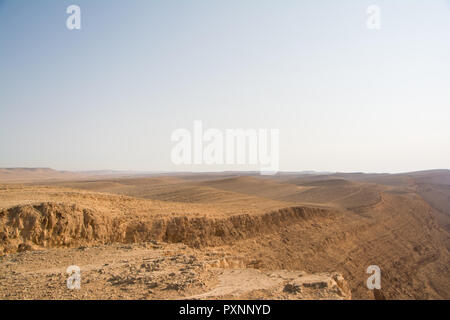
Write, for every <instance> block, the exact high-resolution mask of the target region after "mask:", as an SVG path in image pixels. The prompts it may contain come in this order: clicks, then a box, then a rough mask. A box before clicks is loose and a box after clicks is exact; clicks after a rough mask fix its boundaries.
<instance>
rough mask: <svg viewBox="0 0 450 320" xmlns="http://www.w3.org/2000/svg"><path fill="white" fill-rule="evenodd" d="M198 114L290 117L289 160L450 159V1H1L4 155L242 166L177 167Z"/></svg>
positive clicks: (262, 119)
mask: <svg viewBox="0 0 450 320" xmlns="http://www.w3.org/2000/svg"><path fill="white" fill-rule="evenodd" d="M71 4H77V5H79V6H80V7H81V15H82V17H81V18H82V30H80V31H76V30H74V31H70V30H68V29H67V28H66V18H67V16H68V15H67V14H66V8H67V6H69V5H71ZM371 4H374V5H378V6H379V7H380V8H381V10H382V12H381V18H382V21H381V30H380V31H373V30H368V29H367V28H366V19H367V15H366V8H367V7H368V5H371ZM194 120H202V121H203V124H204V126H205V127H206V128H219V129H226V128H267V129H271V128H278V129H280V169H281V170H328V171H366V172H399V171H413V170H421V169H431V168H449V167H450V165H449V164H450V126H449V120H450V1H449V0H385V1H381V0H377V1H365V0H341V1H336V0H310V1H301V0H277V1H275V0H271V1H268V0H252V1H249V0H239V1H238V0H228V1H215V0H203V1H197V0H195V1H192V0H191V1H181V0H164V1H163V0H158V1H156V0H153V1H149V0H142V1H136V0H130V1H125V0H121V1H118V0H108V1H106V0H105V1H104V0H78V1H75V0H72V1H59V0H58V1H57V0H38V1H31V0H27V1H25V0H0V167H36V166H41V167H42V166H44V167H52V168H55V169H66V170H94V169H116V170H171V171H172V170H193V171H197V170H206V171H212V170H226V169H231V168H228V167H224V166H193V167H177V166H175V165H173V164H172V163H171V159H170V151H171V148H172V147H173V145H174V143H173V142H171V140H170V136H171V133H172V131H173V130H175V129H177V128H181V127H184V128H187V129H191V128H192V126H193V121H194ZM233 169H243V170H245V169H251V167H249V168H247V167H242V168H239V167H236V168H233Z"/></svg>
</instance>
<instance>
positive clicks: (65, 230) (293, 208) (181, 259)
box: [0, 168, 450, 299]
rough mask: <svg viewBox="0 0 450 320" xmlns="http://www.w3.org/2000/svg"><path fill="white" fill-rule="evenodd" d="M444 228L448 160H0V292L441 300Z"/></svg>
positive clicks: (448, 288) (449, 192)
mask: <svg viewBox="0 0 450 320" xmlns="http://www.w3.org/2000/svg"><path fill="white" fill-rule="evenodd" d="M449 231H450V170H429V171H420V172H410V173H402V174H383V173H373V174H368V173H310V172H308V173H302V172H282V173H278V174H276V175H273V176H261V175H259V174H258V173H255V172H213V173H117V172H116V173H115V172H63V171H56V170H52V169H46V168H31V169H30V168H14V169H0V255H1V256H0V299H374V296H375V295H374V292H373V291H372V290H369V289H368V288H367V285H366V280H367V278H368V277H369V276H370V275H369V274H367V273H366V270H367V267H368V266H371V265H377V266H379V268H380V270H381V289H380V290H379V291H377V297H380V296H381V297H383V298H385V299H449V298H450V270H449V265H450V263H449V262H450V255H449V248H450V238H449ZM73 265H75V266H78V267H79V268H80V270H81V286H80V289H79V290H70V289H68V288H67V278H68V277H69V275H68V274H67V273H66V270H67V267H69V266H73Z"/></svg>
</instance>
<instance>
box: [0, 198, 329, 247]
mask: <svg viewBox="0 0 450 320" xmlns="http://www.w3.org/2000/svg"><path fill="white" fill-rule="evenodd" d="M330 214H331V213H330V212H329V211H327V210H324V209H318V208H308V207H291V208H285V209H280V210H277V211H273V212H268V213H264V214H260V215H248V214H242V215H233V216H230V217H224V218H220V219H214V218H207V217H192V218H190V217H186V216H176V217H167V218H152V217H142V216H141V217H139V219H138V218H137V217H135V216H126V215H122V216H114V217H113V216H110V215H108V213H104V212H99V211H94V210H91V209H88V208H82V207H80V206H78V205H70V204H63V203H52V202H46V203H41V204H37V205H21V206H16V207H12V208H9V209H5V210H2V211H0V254H7V253H14V252H17V251H22V250H24V248H30V249H31V248H34V247H41V248H54V247H74V246H80V245H85V246H89V245H102V244H111V243H139V242H144V241H151V240H160V241H165V242H170V243H184V244H187V245H189V246H191V247H195V248H200V247H204V246H219V245H223V244H228V243H232V242H234V241H237V240H242V239H246V238H249V237H255V236H259V235H263V234H267V233H272V232H276V231H277V230H279V229H280V228H282V227H283V226H286V225H289V224H292V223H298V222H301V221H303V220H305V219H309V218H311V217H321V216H328V215H330Z"/></svg>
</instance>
